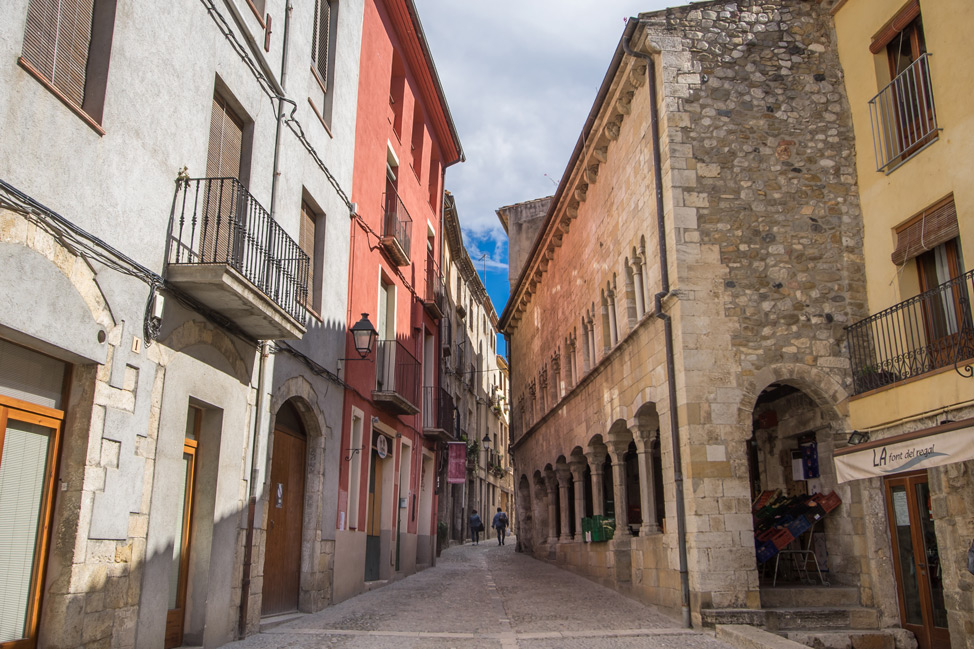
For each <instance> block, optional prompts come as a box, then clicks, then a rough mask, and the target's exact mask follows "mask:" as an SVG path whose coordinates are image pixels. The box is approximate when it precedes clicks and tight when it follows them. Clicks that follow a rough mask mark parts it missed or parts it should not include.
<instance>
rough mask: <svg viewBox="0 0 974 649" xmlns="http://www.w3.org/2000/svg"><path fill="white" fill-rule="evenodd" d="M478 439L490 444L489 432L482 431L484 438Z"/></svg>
mask: <svg viewBox="0 0 974 649" xmlns="http://www.w3.org/2000/svg"><path fill="white" fill-rule="evenodd" d="M480 441H481V442H483V443H484V444H490V433H484V438H483V439H482V440H480Z"/></svg>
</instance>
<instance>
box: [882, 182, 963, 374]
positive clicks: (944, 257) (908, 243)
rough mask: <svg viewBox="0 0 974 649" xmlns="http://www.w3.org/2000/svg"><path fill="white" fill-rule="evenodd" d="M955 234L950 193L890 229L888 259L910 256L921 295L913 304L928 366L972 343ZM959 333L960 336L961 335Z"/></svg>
mask: <svg viewBox="0 0 974 649" xmlns="http://www.w3.org/2000/svg"><path fill="white" fill-rule="evenodd" d="M958 235H959V228H958V224H957V208H956V206H955V205H954V198H953V195H951V196H948V197H947V198H944V199H942V200H940V201H938V202H937V203H935V204H933V205H932V206H930V207H929V208H927V209H925V210H923V211H922V212H921V213H920V214H918V215H916V216H914V217H913V218H911V219H910V220H909V221H907V222H906V223H905V224H904V225H903V226H901V227H900V228H898V229H897V231H896V243H897V245H896V249H895V250H894V251H893V255H892V260H893V262H894V263H897V264H898V265H903V264H906V263H909V262H910V261H911V260H914V259H915V263H916V274H917V286H918V289H919V292H920V294H921V295H923V296H924V297H922V298H921V299H920V300H919V305H920V309H921V314H922V319H923V331H924V336H925V339H926V348H927V352H928V354H929V357H930V361H931V364H932V367H931V369H933V368H937V367H943V366H944V365H947V364H949V363H952V362H953V361H954V358H955V352H956V350H957V347H958V345H961V346H962V347H963V348H964V349H969V348H971V347H972V345H974V340H971V339H970V334H969V333H967V332H969V331H970V328H969V325H970V324H971V323H970V320H971V313H970V310H969V309H970V307H969V306H965V302H966V301H965V300H964V299H962V298H964V297H966V292H967V287H966V285H965V282H963V281H962V280H959V279H958V278H960V277H961V275H963V274H964V259H963V256H962V253H961V247H960V239H959V238H958ZM965 321H966V322H965ZM965 325H967V326H965ZM962 332H964V333H962ZM961 335H963V336H965V338H964V339H963V340H961V339H960V336H961ZM962 356H963V357H966V355H962Z"/></svg>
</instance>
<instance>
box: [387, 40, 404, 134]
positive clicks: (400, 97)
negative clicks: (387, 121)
mask: <svg viewBox="0 0 974 649" xmlns="http://www.w3.org/2000/svg"><path fill="white" fill-rule="evenodd" d="M405 94H406V68H405V67H404V66H403V64H402V58H400V56H399V52H396V51H393V53H392V73H391V74H390V76H389V105H390V106H392V130H393V131H394V132H395V133H396V137H397V138H398V139H399V140H400V141H401V140H402V109H403V103H404V101H405Z"/></svg>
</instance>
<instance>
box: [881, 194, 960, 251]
mask: <svg viewBox="0 0 974 649" xmlns="http://www.w3.org/2000/svg"><path fill="white" fill-rule="evenodd" d="M958 236H960V229H959V228H958V226H957V207H956V206H955V205H954V196H953V195H950V196H948V197H947V198H945V199H943V200H941V201H939V202H937V203H935V204H934V205H932V206H931V207H928V208H927V209H925V210H923V211H922V212H920V213H919V214H917V215H916V216H914V217H913V218H912V219H910V220H909V221H907V222H906V224H905V225H904V226H902V227H901V228H899V229H898V230H897V231H896V249H895V250H893V254H892V255H891V256H890V258H891V259H892V260H893V263H894V264H896V265H898V266H899V265H902V264H904V263H905V262H907V261H908V260H910V259H913V258H914V257H916V256H918V255H920V254H922V253H924V252H926V251H928V250H932V249H934V248H936V247H937V246H939V245H940V244H942V243H944V242H947V241H950V240H951V239H953V238H955V237H958Z"/></svg>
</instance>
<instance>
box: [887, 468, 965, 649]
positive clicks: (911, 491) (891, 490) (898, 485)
mask: <svg viewBox="0 0 974 649" xmlns="http://www.w3.org/2000/svg"><path fill="white" fill-rule="evenodd" d="M886 508H887V515H888V518H889V526H890V536H891V540H892V545H893V564H894V569H895V571H896V585H897V590H898V595H899V603H900V623H901V624H902V625H903V628H904V629H908V630H910V631H912V632H913V634H914V635H916V638H917V644H918V645H919V648H920V649H950V634H949V632H948V630H947V607H946V606H945V603H944V587H943V577H942V574H941V566H940V553H939V551H938V548H937V535H936V533H935V532H934V528H933V512H932V511H931V508H930V487H929V485H928V484H927V473H926V471H923V472H920V473H911V474H906V475H902V476H896V477H893V478H886Z"/></svg>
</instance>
